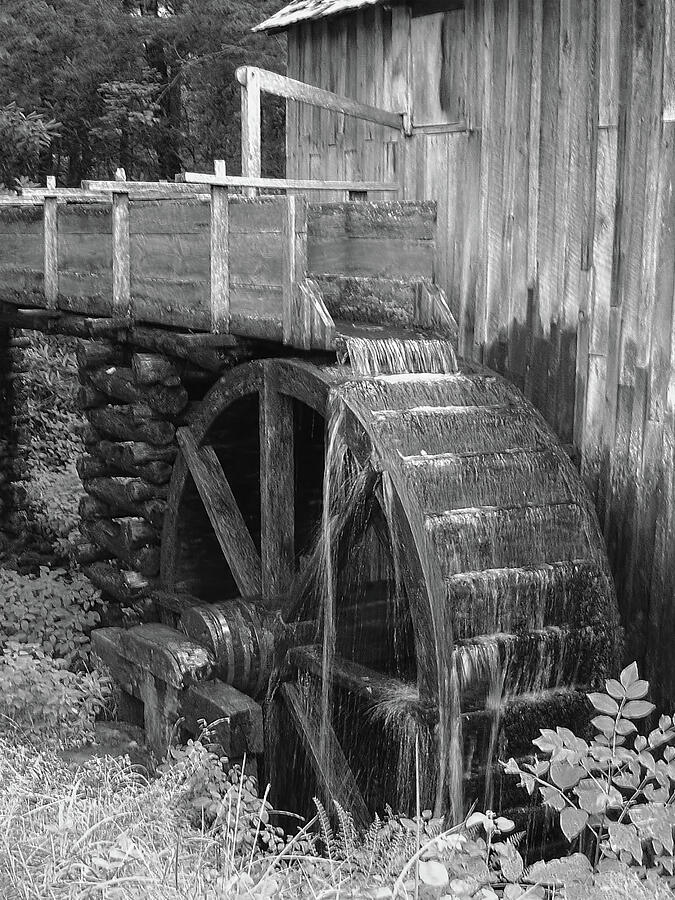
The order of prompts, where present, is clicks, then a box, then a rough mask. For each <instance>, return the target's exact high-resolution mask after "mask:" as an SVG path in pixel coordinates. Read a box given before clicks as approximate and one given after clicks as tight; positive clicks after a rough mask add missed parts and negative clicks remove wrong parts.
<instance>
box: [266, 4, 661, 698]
mask: <svg viewBox="0 0 675 900" xmlns="http://www.w3.org/2000/svg"><path fill="white" fill-rule="evenodd" d="M259 27H260V29H262V30H266V31H270V32H273V31H279V30H283V31H285V32H286V34H287V37H288V75H289V76H291V77H293V78H296V79H298V80H300V81H303V82H306V83H308V84H311V85H316V86H319V87H321V88H325V89H328V90H330V91H333V92H336V93H338V94H342V95H345V96H347V97H350V98H354V99H357V100H359V101H361V102H362V103H366V104H371V105H373V106H375V107H379V108H381V109H383V110H387V111H390V112H396V113H401V114H403V116H402V121H403V123H404V126H407V129H406V128H405V127H404V129H403V130H401V129H398V130H397V129H395V128H393V127H388V126H386V125H379V124H375V123H373V122H367V121H360V120H358V119H355V118H353V117H348V116H343V115H340V114H338V113H334V112H331V111H328V110H325V109H321V108H318V107H316V106H310V105H307V104H304V103H297V102H295V101H293V100H289V101H288V107H287V156H288V171H287V174H288V176H289V177H304V178H307V177H314V178H324V179H332V178H364V179H374V178H382V179H385V180H393V181H396V182H398V183H399V184H400V186H401V191H402V196H403V197H405V198H406V199H432V200H435V201H436V202H437V203H438V227H439V229H440V232H441V237H440V240H439V242H438V248H437V255H436V260H435V265H436V272H437V277H438V279H439V281H440V283H441V285H442V286H443V287H444V289H445V291H446V293H447V296H448V299H449V302H450V305H451V308H452V311H453V313H454V315H455V317H456V319H457V322H458V324H459V350H460V353H461V354H463V355H465V356H468V357H473V358H474V359H478V360H482V361H483V362H484V363H486V364H487V365H489V366H491V367H493V368H495V369H497V370H498V371H499V372H501V373H503V374H505V375H506V376H507V377H508V378H509V379H510V380H512V381H513V382H515V383H516V384H517V385H518V386H519V387H520V388H521V389H522V390H523V391H524V393H525V395H526V396H527V397H528V398H529V399H531V400H532V402H533V403H534V405H535V406H536V407H538V409H539V410H540V411H541V412H542V413H543V414H544V415H545V417H546V418H547V420H548V421H549V423H550V424H551V425H552V426H553V427H554V428H555V430H556V431H557V433H558V435H559V436H560V437H561V439H562V440H563V441H564V442H565V443H567V444H569V445H571V446H572V447H573V448H574V452H575V453H576V454H577V457H578V460H579V462H580V465H581V469H582V473H583V476H584V478H585V480H586V483H587V484H588V486H589V488H590V490H591V492H592V495H593V497H594V499H595V502H596V506H597V509H598V512H599V515H600V518H601V523H602V525H603V527H604V532H605V538H606V542H607V545H608V550H609V555H610V560H611V563H612V566H613V570H614V575H615V579H616V584H617V591H618V594H619V602H620V607H621V610H622V616H623V622H624V626H625V628H626V637H627V648H626V653H627V657H628V658H629V659H632V658H634V657H635V658H638V659H639V660H642V662H643V665H645V666H646V671H647V672H648V674H649V677H650V678H651V679H652V682H653V684H654V686H655V687H656V689H657V692H658V693H660V694H661V696H663V697H666V698H670V699H671V700H672V699H673V698H675V665H674V664H673V663H672V654H671V652H670V648H671V647H672V642H673V638H674V637H675V520H674V510H675V483H674V481H673V452H674V441H675V374H674V373H675V369H674V364H675V308H674V305H673V286H674V270H675V234H674V226H675V197H674V196H673V178H674V174H675V145H674V141H675V4H673V3H672V0H625V2H620V0H411V2H409V3H381V2H368V0H297V2H294V3H291V4H290V5H289V6H287V7H285V8H284V9H282V10H281V11H280V12H279V13H277V14H276V15H274V16H273V17H272V18H270V19H268V20H267V21H266V22H264V23H263V24H262V25H261V26H259ZM406 131H407V133H406Z"/></svg>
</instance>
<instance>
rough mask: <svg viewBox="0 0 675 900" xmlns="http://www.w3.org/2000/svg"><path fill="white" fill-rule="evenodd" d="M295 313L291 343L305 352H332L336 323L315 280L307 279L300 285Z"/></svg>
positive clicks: (296, 296)
mask: <svg viewBox="0 0 675 900" xmlns="http://www.w3.org/2000/svg"><path fill="white" fill-rule="evenodd" d="M294 312H295V315H294V316H293V327H292V331H291V339H290V341H289V343H290V344H292V345H293V346H294V347H299V348H301V349H303V350H310V349H311V350H330V349H331V347H332V346H333V338H334V336H335V323H334V322H333V318H332V316H331V314H330V313H329V312H328V309H327V308H326V304H325V303H324V302H323V297H322V296H321V289H320V288H319V285H318V284H317V283H316V281H314V280H313V279H311V278H305V279H303V280H302V281H301V282H299V283H298V286H297V290H296V292H295V310H294Z"/></svg>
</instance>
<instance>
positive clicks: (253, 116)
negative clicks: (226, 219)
mask: <svg viewBox="0 0 675 900" xmlns="http://www.w3.org/2000/svg"><path fill="white" fill-rule="evenodd" d="M246 74H247V77H246V79H245V81H242V85H241V173H242V175H244V176H245V177H247V178H260V175H261V171H262V168H261V144H260V83H259V81H258V77H257V73H255V72H253V71H251V70H247V73H246ZM244 193H245V194H246V196H248V197H255V196H256V189H255V188H247V189H245V190H244Z"/></svg>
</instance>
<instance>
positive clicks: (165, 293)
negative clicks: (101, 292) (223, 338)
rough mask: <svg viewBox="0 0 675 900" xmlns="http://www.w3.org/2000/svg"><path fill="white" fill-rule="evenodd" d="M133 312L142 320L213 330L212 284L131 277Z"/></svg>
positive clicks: (199, 281) (139, 320)
mask: <svg viewBox="0 0 675 900" xmlns="http://www.w3.org/2000/svg"><path fill="white" fill-rule="evenodd" d="M131 314H132V317H133V318H134V319H135V320H136V321H138V322H154V323H162V324H165V325H174V326H177V327H183V328H190V329H195V330H197V331H209V330H210V328H211V315H210V311H209V283H208V282H207V281H202V280H194V281H190V280H189V279H185V280H183V281H178V280H176V279H160V278H141V277H138V276H136V277H134V275H133V273H132V277H131Z"/></svg>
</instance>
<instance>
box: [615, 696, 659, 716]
mask: <svg viewBox="0 0 675 900" xmlns="http://www.w3.org/2000/svg"><path fill="white" fill-rule="evenodd" d="M655 709H656V706H655V705H654V704H653V703H650V702H649V700H631V701H629V702H628V703H626V705H625V706H624V708H623V709H622V710H621V715H622V716H625V718H627V719H644V718H645V716H648V715H649V714H650V713H652V712H654V710H655Z"/></svg>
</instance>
